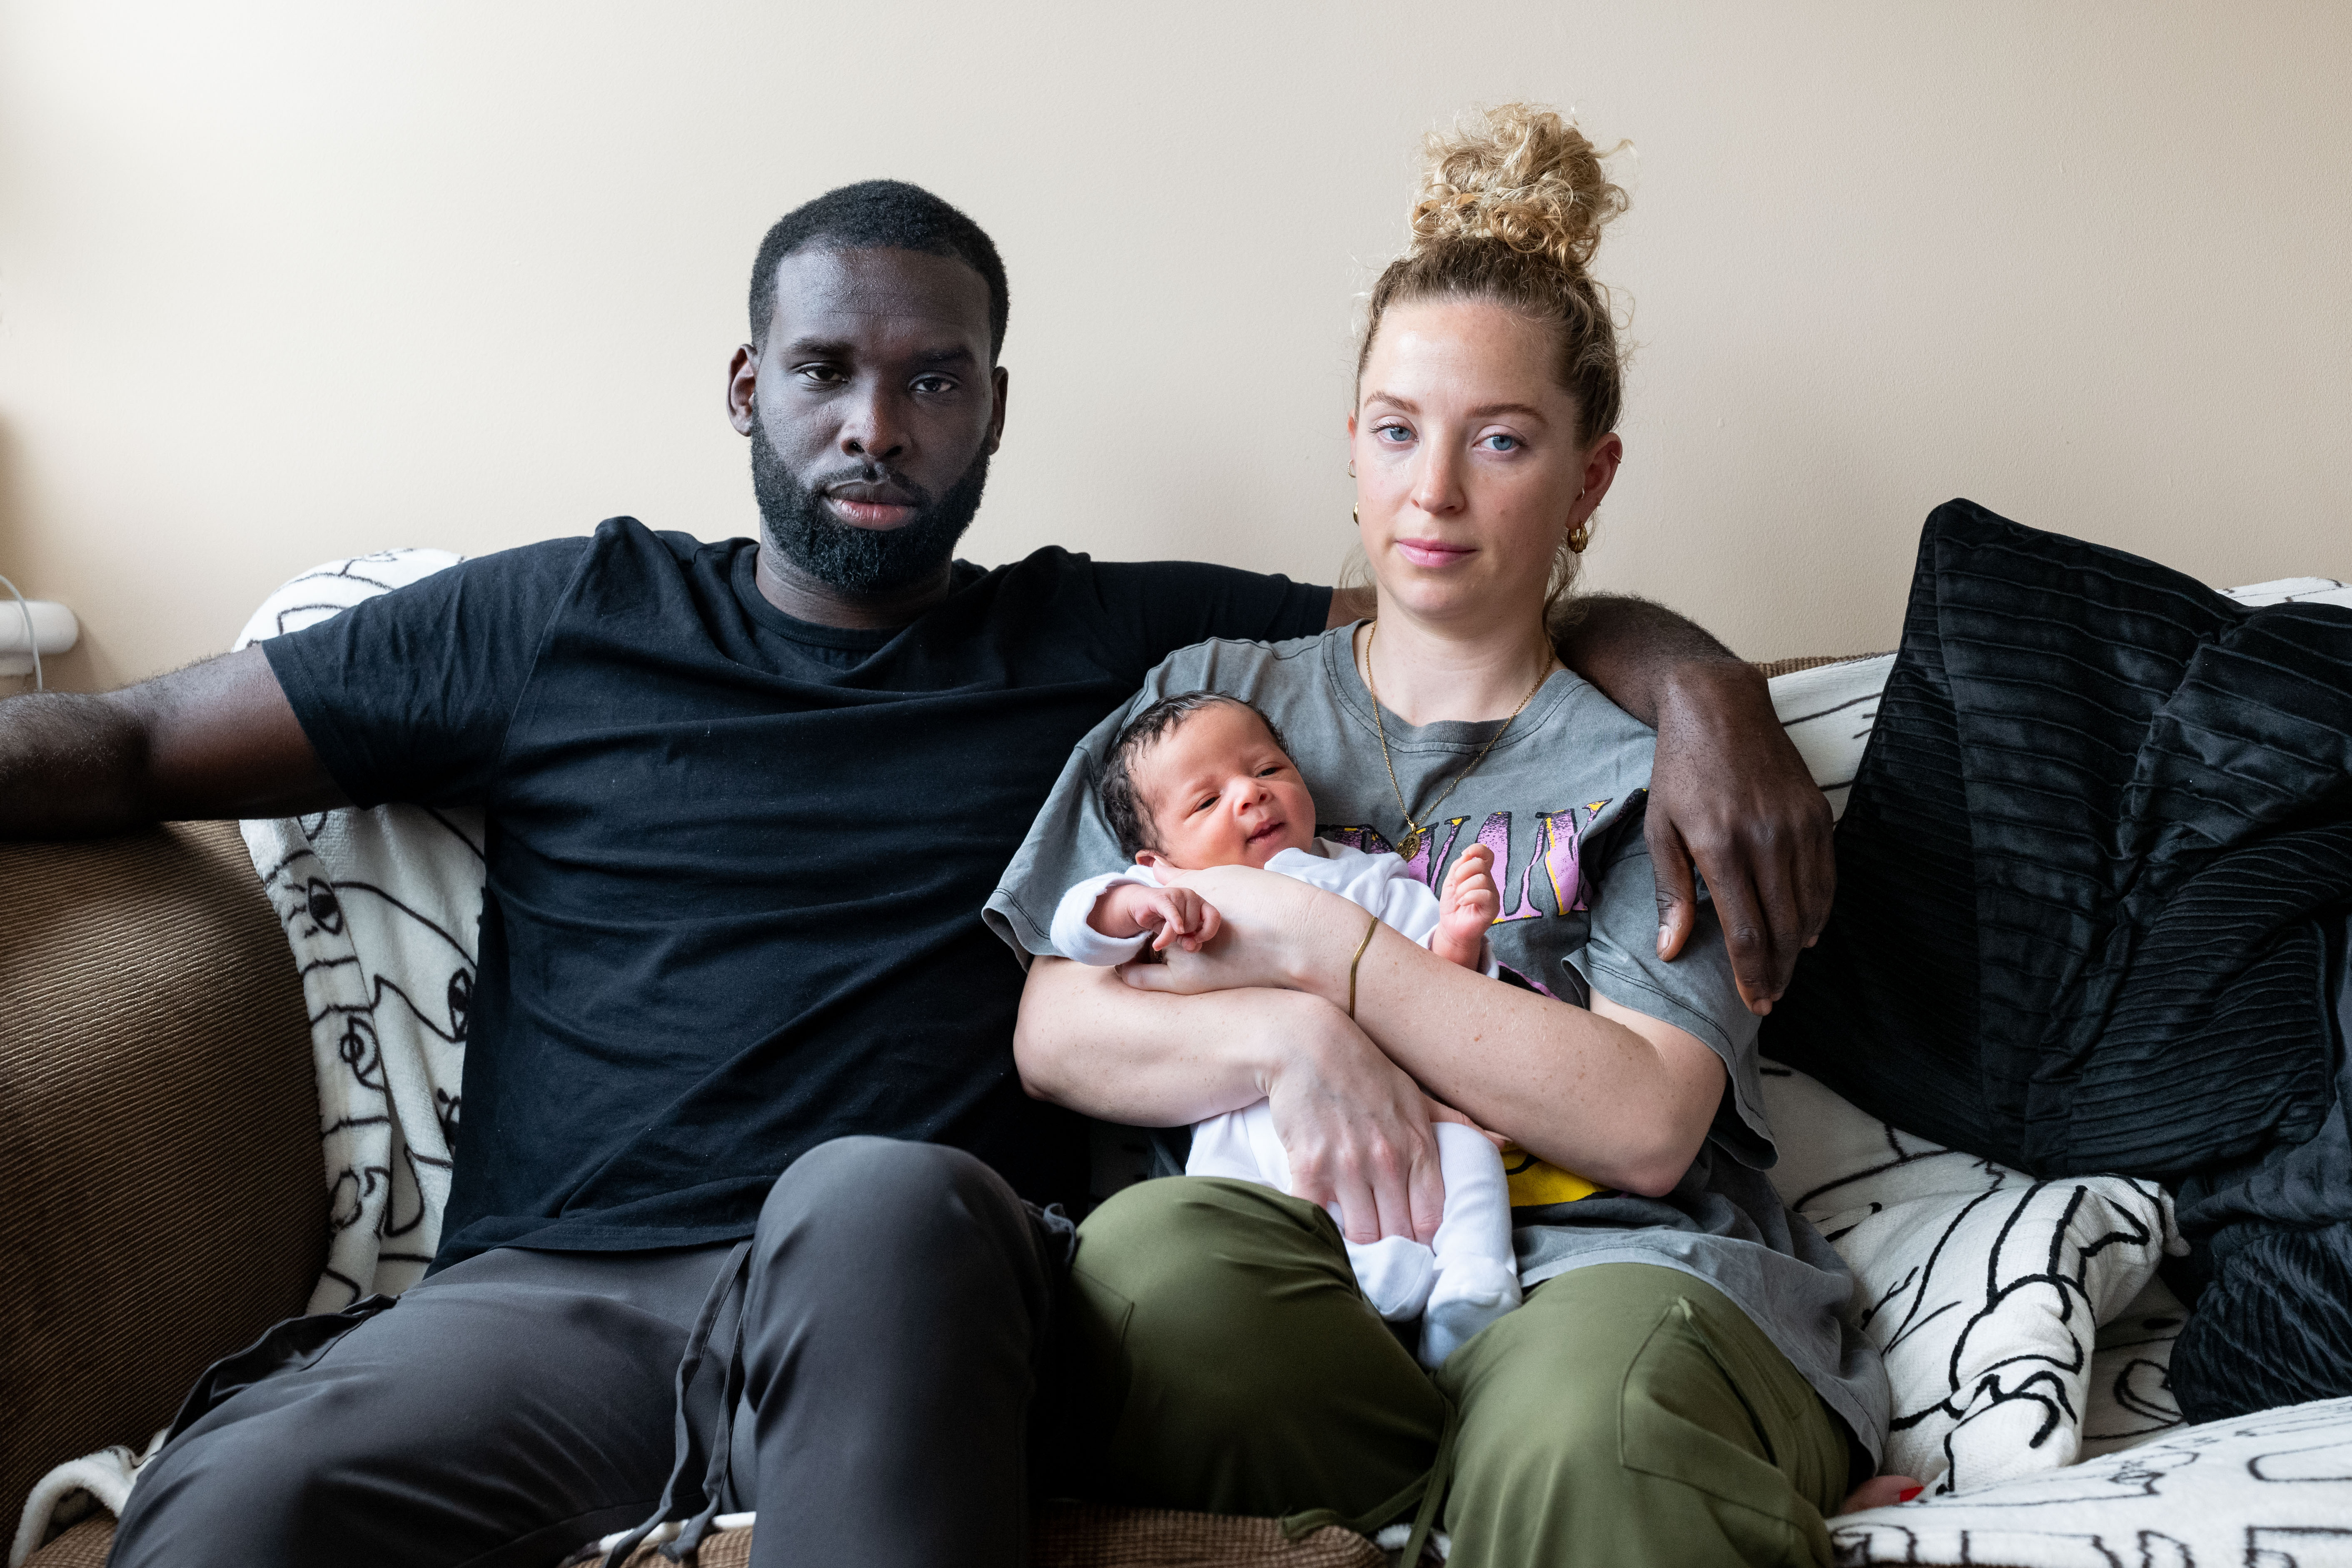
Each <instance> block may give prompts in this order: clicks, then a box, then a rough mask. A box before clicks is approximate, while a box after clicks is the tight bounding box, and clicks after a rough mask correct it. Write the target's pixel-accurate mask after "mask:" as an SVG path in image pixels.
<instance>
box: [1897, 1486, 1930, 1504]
mask: <svg viewBox="0 0 2352 1568" xmlns="http://www.w3.org/2000/svg"><path fill="white" fill-rule="evenodd" d="M1926 1490H1927V1488H1926V1487H1912V1488H1910V1489H1906V1490H1904V1491H1899V1492H1896V1493H1895V1501H1896V1502H1909V1501H1910V1500H1912V1499H1913V1498H1915V1497H1917V1496H1918V1495H1919V1494H1920V1493H1921V1492H1924V1491H1926Z"/></svg>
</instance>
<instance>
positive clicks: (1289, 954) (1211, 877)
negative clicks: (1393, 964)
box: [1119, 866, 1370, 995]
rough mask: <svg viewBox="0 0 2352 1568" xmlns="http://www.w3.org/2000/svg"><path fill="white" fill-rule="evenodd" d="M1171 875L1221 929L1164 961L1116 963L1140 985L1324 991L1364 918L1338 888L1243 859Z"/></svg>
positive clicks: (1343, 968)
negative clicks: (1208, 908) (1207, 907)
mask: <svg viewBox="0 0 2352 1568" xmlns="http://www.w3.org/2000/svg"><path fill="white" fill-rule="evenodd" d="M1169 880H1170V882H1171V884H1172V885H1173V886H1176V887H1181V888H1186V889H1191V890H1192V891H1193V892H1195V893H1198V894H1199V895H1200V896H1201V898H1202V900H1205V901H1206V902H1208V903H1210V904H1213V905H1214V906H1215V908H1216V910H1217V913H1218V916H1219V921H1220V928H1221V929H1220V930H1219V932H1218V934H1217V936H1216V938H1215V940H1213V941H1211V942H1206V943H1205V944H1203V945H1202V947H1201V949H1200V951H1198V952H1187V951H1185V950H1183V949H1181V948H1171V949H1170V950H1169V952H1167V954H1166V955H1165V956H1166V959H1167V962H1166V963H1152V964H1140V963H1132V964H1125V965H1122V966H1121V967H1120V970H1119V978H1120V979H1122V980H1124V981H1126V982H1127V984H1129V985H1132V986H1134V987H1135V988H1136V989H1137V990H1139V991H1172V992H1177V993H1180V994H1185V995H1198V994H1201V993H1202V992H1204V991H1235V990H1242V989H1247V988H1265V987H1271V988H1274V989H1276V990H1306V989H1309V988H1310V985H1309V981H1310V980H1312V981H1314V982H1317V983H1318V984H1314V985H1313V986H1312V987H1311V988H1312V989H1316V990H1318V991H1322V990H1325V989H1326V986H1327V985H1328V984H1329V982H1330V980H1331V976H1332V973H1333V972H1335V971H1336V973H1338V974H1339V975H1340V976H1342V977H1344V976H1345V974H1346V973H1347V967H1348V960H1349V954H1350V953H1352V952H1354V951H1355V947H1356V942H1357V941H1358V939H1359V938H1360V937H1361V936H1362V935H1363V932H1364V921H1366V920H1368V919H1370V916H1368V915H1366V914H1365V913H1364V911H1363V910H1360V909H1358V908H1357V907H1356V906H1355V905H1353V904H1351V903H1349V901H1348V900H1345V899H1343V898H1340V897H1339V895H1338V894H1336V893H1327V892H1324V891H1322V890H1321V889H1317V888H1310V887H1308V886H1307V884H1306V883H1304V882H1301V881H1297V880H1296V879H1292V878H1289V877H1285V876H1282V875H1280V874H1279V873H1277V872H1274V871H1259V870H1254V869H1252V868H1249V867H1247V866H1215V867H1211V868H1208V869H1207V870H1202V871H1184V872H1181V873H1177V874H1175V875H1172V876H1171V877H1170V878H1169Z"/></svg>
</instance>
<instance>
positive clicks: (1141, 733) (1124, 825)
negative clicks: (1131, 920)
mask: <svg viewBox="0 0 2352 1568" xmlns="http://www.w3.org/2000/svg"><path fill="white" fill-rule="evenodd" d="M1218 702H1222V703H1224V704H1226V705H1227V706H1229V707H1234V708H1240V709H1244V710H1247V711H1249V712H1251V713H1255V714H1256V715H1257V721H1258V722H1259V723H1261V724H1263V725H1265V732H1266V733H1267V734H1269V735H1271V736H1273V737H1274V743H1275V744H1276V745H1277V746H1280V747H1281V748H1282V749H1283V751H1284V752H1288V751H1289V750H1290V743H1289V742H1286V741H1285V740H1284V739H1283V738H1282V731H1281V729H1280V727H1278V726H1277V725H1276V723H1275V721H1273V720H1271V719H1269V718H1267V717H1266V716H1265V713H1264V712H1263V711H1262V710H1260V709H1259V708H1258V705H1257V704H1256V703H1255V702H1248V701H1244V700H1242V699H1241V698H1238V697H1228V696H1226V695H1225V694H1224V693H1223V692H1222V691H1187V692H1183V693H1181V694H1180V695H1178V696H1175V697H1163V698H1161V699H1160V700H1159V701H1157V702H1155V703H1153V704H1152V705H1151V706H1150V707H1149V708H1146V709H1145V710H1143V711H1142V712H1140V713H1138V714H1137V715H1136V716H1135V717H1134V718H1132V719H1129V721H1127V727H1126V728H1125V729H1123V730H1121V731H1119V732H1118V739H1117V740H1115V741H1113V742H1111V743H1110V755H1109V756H1108V758H1106V759H1105V760H1104V762H1103V771H1102V780H1101V782H1100V783H1099V784H1097V786H1096V788H1097V794H1099V795H1101V797H1102V808H1103V816H1104V817H1105V818H1106V819H1107V820H1108V822H1109V823H1110V830H1111V832H1112V833H1114V834H1116V835H1117V836H1118V852H1119V853H1120V854H1122V855H1124V856H1126V857H1127V858H1129V859H1130V860H1132V859H1134V858H1135V857H1136V856H1137V854H1138V853H1139V852H1140V851H1142V850H1145V849H1153V848H1157V847H1158V846H1157V845H1155V844H1153V843H1152V842H1151V837H1150V829H1151V824H1150V820H1149V816H1150V813H1149V811H1148V809H1147V808H1146V806H1145V805H1144V803H1143V802H1142V801H1140V800H1139V799H1137V798H1136V794H1135V759H1136V758H1138V757H1139V756H1141V755H1142V754H1143V753H1144V752H1145V750H1146V749H1147V748H1149V747H1150V746H1152V745H1154V744H1157V743H1158V742H1159V741H1160V738H1161V737H1162V736H1164V735H1166V734H1167V733H1168V732H1169V731H1171V730H1173V729H1174V728H1176V726H1177V725H1179V724H1181V723H1182V722H1183V721H1185V720H1186V719H1187V718H1189V717H1191V716H1192V714H1195V713H1198V712H1199V711H1200V710H1202V709H1203V708H1206V707H1209V706H1210V705H1211V704H1213V703H1218Z"/></svg>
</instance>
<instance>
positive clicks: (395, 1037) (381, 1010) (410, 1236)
mask: <svg viewBox="0 0 2352 1568" xmlns="http://www.w3.org/2000/svg"><path fill="white" fill-rule="evenodd" d="M460 559H462V558H461V557H459V556H457V555H453V554H451V553H450V552H447V551H446V550H387V551H383V552H380V553H377V554H374V555H362V556H360V557H358V558H356V559H353V560H350V561H338V562H333V563H329V564H328V565H325V566H321V567H319V568H317V569H316V570H314V571H310V572H305V573H303V574H301V575H300V576H299V577H296V578H295V579H293V580H292V581H291V582H289V583H288V584H286V585H285V586H284V587H282V588H279V589H278V591H277V592H276V593H274V594H272V595H269V597H268V599H267V600H265V601H264V602H263V604H262V605H261V608H260V609H258V610H257V611H255V612H254V616H253V618H252V619H251V620H250V621H248V622H247V623H246V627H245V630H244V632H243V633H241V634H240V635H239V636H238V637H237V640H236V646H237V647H247V646H248V645H249V644H252V643H256V642H260V641H263V640H265V639H267V638H269V637H278V636H279V635H281V634H283V633H286V632H292V631H299V630H301V629H302V628H303V627H305V626H315V625H317V624H318V623H319V622H320V621H323V620H326V619H328V618H329V617H330V616H334V615H337V614H339V613H340V612H341V611H343V610H346V609H348V608H350V607H351V606H352V605H356V604H358V603H359V602H360V601H361V600H362V599H368V598H373V597H374V596H375V595H378V594H383V593H388V592H389V591H391V590H392V589H394V588H398V587H403V586H404V585H406V584H410V583H414V582H415V581H417V580H418V579H420V578H424V577H428V576H431V575H432V574H434V573H436V572H438V571H441V570H442V569H444V568H445V567H448V566H454V565H456V564H457V562H458V561H459V560H460ZM244 828H245V842H246V847H247V851H248V852H249V853H250V854H251V855H252V857H253V868H254V870H255V871H256V872H257V874H258V875H259V876H260V878H261V885H262V887H263V889H265V890H266V891H267V892H268V896H269V902H270V904H271V906H272V907H273V908H274V909H276V910H277V911H278V921H279V923H280V924H281V925H282V926H283V927H284V928H285V931H286V937H287V941H288V942H289V943H290V944H291V946H292V947H293V950H294V959H295V964H296V967H297V968H298V969H299V970H300V972H301V975H302V996H303V1000H304V1001H305V1003H307V1004H308V1005H309V1008H310V1047H311V1052H312V1056H313V1058H314V1059H315V1061H316V1065H317V1068H318V1074H319V1135H320V1146H321V1149H322V1152H323V1153H324V1155H325V1160H326V1180H327V1187H328V1191H329V1194H330V1198H329V1207H330V1217H329V1222H328V1223H329V1225H330V1226H331V1236H330V1240H329V1244H328V1250H327V1267H326V1271H325V1272H324V1273H323V1274H321V1275H320V1278H319V1283H318V1286H317V1288H316V1289H314V1290H312V1291H311V1293H310V1310H311V1311H313V1312H336V1311H341V1310H342V1309H343V1308H345V1307H348V1306H350V1305H351V1304H352V1302H353V1301H355V1300H359V1299H360V1298H362V1297H363V1296H369V1295H374V1294H378V1293H382V1294H384V1295H397V1294H399V1293H400V1292H401V1291H402V1290H404V1289H407V1288H408V1287H409V1286H410V1285H413V1284H415V1282H416V1281H417V1279H420V1278H422V1277H423V1275H424V1273H425V1266H426V1265H427V1264H429V1263H430V1262H431V1261H432V1260H433V1253H434V1249H435V1248H436V1247H438V1246H439V1245H440V1239H441V1212H442V1208H443V1205H445V1204H446V1202H447V1200H448V1196H449V1169H450V1165H449V1162H450V1158H451V1151H452V1150H453V1149H454V1147H455V1146H456V1143H457V1127H458V1121H459V1117H460V1113H461V1110H462V1103H461V1097H462V1089H461V1079H462V1078H463V1075H464V1071H465V1063H466V1028H467V1017H468V1015H469V1014H470V1013H471V1011H472V1005H473V994H474V966H475V958H476V956H477V953H478V942H479V935H480V929H481V919H482V876H483V868H484V867H483V860H482V817H481V813H479V812H478V811H431V810H427V809H425V808H424V807H422V806H415V805H379V806H375V807H373V808H371V809H369V810H365V811H361V810H345V811H330V812H321V813H320V814H319V815H317V816H299V817H295V816H289V817H279V818H276V819H274V820H256V821H249V822H247V823H246V824H245V825H244Z"/></svg>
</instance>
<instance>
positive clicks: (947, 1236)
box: [753, 1137, 1046, 1306]
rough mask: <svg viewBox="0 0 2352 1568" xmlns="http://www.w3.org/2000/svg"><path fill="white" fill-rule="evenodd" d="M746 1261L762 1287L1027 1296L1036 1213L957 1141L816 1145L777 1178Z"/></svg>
mask: <svg viewBox="0 0 2352 1568" xmlns="http://www.w3.org/2000/svg"><path fill="white" fill-rule="evenodd" d="M753 1270H754V1273H755V1274H757V1275H759V1276H761V1277H762V1278H763V1281H764V1289H763V1292H762V1293H763V1294H766V1293H769V1292H773V1291H776V1290H778V1289H782V1290H784V1291H786V1292H789V1293H791V1294H793V1295H795V1296H808V1295H809V1294H810V1293H811V1292H813V1291H814V1292H822V1293H825V1294H828V1295H838V1296H841V1297H842V1298H843V1299H845V1300H867V1301H868V1303H869V1304H870V1305H878V1304H879V1303H878V1302H875V1301H874V1300H873V1293H875V1292H890V1293H894V1294H896V1293H905V1294H908V1295H912V1294H915V1293H917V1292H919V1294H920V1295H921V1296H922V1297H924V1298H927V1299H939V1300H951V1299H953V1298H954V1297H955V1296H956V1295H957V1294H958V1293H959V1291H960V1290H983V1291H984V1290H986V1289H990V1288H991V1287H992V1285H994V1286H1001V1287H1003V1289H1007V1290H1009V1291H1013V1292H1015V1293H1018V1294H1021V1295H1024V1296H1031V1295H1037V1294H1039V1292H1041V1291H1042V1290H1043V1289H1045V1281H1046V1269H1045V1260H1044V1258H1043V1253H1042V1248H1041V1243H1040V1240H1039V1237H1038V1234H1037V1222H1035V1221H1034V1220H1033V1219H1032V1218H1031V1217H1030V1215H1029V1212H1028V1209H1027V1207H1026V1206H1025V1205H1024V1204H1023V1203H1022V1202H1021V1199H1020V1198H1019V1196H1018V1195H1017V1194H1014V1192H1013V1189H1012V1187H1011V1186H1010V1185H1009V1184H1007V1183H1006V1182H1005V1180H1004V1178H1003V1177H1002V1176H1000V1175H998V1174H997V1173H995V1172H994V1171H992V1170H991V1169H990V1168H989V1167H988V1165H987V1164H986V1163H983V1162H982V1161H981V1160H979V1159H977V1158H975V1157H974V1156H972V1155H971V1154H968V1153H966V1152H963V1151H962V1150H961V1149H950V1148H948V1147H946V1146H944V1145H942V1144H938V1143H916V1142H906V1141H904V1140H900V1139H896V1138H874V1137H852V1138H836V1139H834V1140H832V1141H831V1142H826V1143H821V1144H819V1145H818V1146H817V1147H816V1148H814V1149H812V1150H810V1151H809V1152H807V1153H805V1154H803V1155H802V1156H801V1157H800V1159H798V1160H797V1161H795V1162H794V1163H793V1165H792V1167H791V1168H790V1169H789V1170H787V1171H785V1172H784V1173H783V1174H782V1176H779V1177H778V1178H777V1179H776V1184H775V1185H774V1186H773V1187H772V1188H771V1189H770V1190H769V1193H768V1197H767V1202H766V1204H765V1205H763V1207H762V1208H761V1214H760V1226H759V1233H758V1236H757V1238H756V1240H755V1243H754V1246H753ZM1039 1305H1040V1306H1042V1299H1041V1300H1040V1302H1039Z"/></svg>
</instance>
